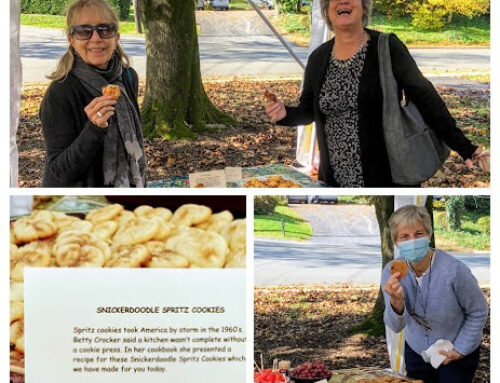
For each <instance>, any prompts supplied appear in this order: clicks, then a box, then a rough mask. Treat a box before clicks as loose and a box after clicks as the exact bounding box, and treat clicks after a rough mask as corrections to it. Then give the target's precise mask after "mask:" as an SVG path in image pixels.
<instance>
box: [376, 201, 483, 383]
mask: <svg viewBox="0 0 500 383" xmlns="http://www.w3.org/2000/svg"><path fill="white" fill-rule="evenodd" d="M389 228H390V231H391V237H392V240H393V242H394V244H395V246H396V247H397V249H398V251H399V253H400V254H401V256H402V257H404V259H405V261H406V263H407V265H408V273H407V274H406V276H404V277H403V278H401V275H400V273H399V272H396V273H394V274H392V275H391V264H392V262H394V261H392V262H390V263H389V264H387V265H386V267H385V268H384V271H383V273H382V286H383V290H384V298H385V312H384V322H385V324H386V325H388V326H389V327H390V328H391V329H392V330H393V331H394V332H396V333H398V332H400V331H404V336H405V339H406V345H405V363H406V371H407V373H408V377H410V378H413V379H421V380H423V381H425V383H434V382H436V383H450V382H453V383H470V382H472V379H473V377H474V373H475V371H476V369H477V366H478V363H479V346H480V344H481V338H482V335H483V328H484V325H485V323H486V319H487V316H488V306H487V303H486V299H485V297H484V294H483V292H482V291H481V290H480V288H479V286H478V283H477V281H476V279H475V278H474V276H473V275H472V273H471V271H470V269H469V268H468V267H467V266H465V265H464V264H463V263H462V262H460V261H459V260H457V259H455V258H453V257H452V256H451V255H449V254H447V253H445V252H443V251H441V250H439V249H432V248H430V246H429V243H430V237H431V235H432V224H431V219H430V217H429V214H428V213H427V210H426V209H425V208H424V207H417V206H414V205H409V206H405V207H402V208H400V209H399V210H397V211H395V212H394V214H393V215H392V216H391V218H390V220H389ZM440 339H443V340H448V341H450V342H451V343H452V344H453V350H451V351H449V352H445V351H441V354H442V355H444V356H445V357H446V358H445V360H444V361H443V363H442V364H441V365H440V366H439V367H438V368H437V369H435V368H433V367H432V365H431V364H430V363H426V362H425V361H424V360H423V359H422V357H421V353H422V351H424V350H426V349H428V348H429V347H430V346H432V345H433V344H434V343H435V342H436V341H438V340H440Z"/></svg>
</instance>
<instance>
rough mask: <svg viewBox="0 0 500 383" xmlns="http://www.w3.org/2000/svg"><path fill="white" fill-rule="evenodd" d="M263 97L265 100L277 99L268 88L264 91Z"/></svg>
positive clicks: (273, 100) (272, 100)
mask: <svg viewBox="0 0 500 383" xmlns="http://www.w3.org/2000/svg"><path fill="white" fill-rule="evenodd" d="M264 99H265V100H266V101H267V102H276V101H277V100H278V99H277V98H276V95H274V93H272V92H270V91H269V90H267V89H266V90H265V92H264Z"/></svg>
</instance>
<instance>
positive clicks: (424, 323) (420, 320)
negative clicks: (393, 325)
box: [410, 311, 432, 331]
mask: <svg viewBox="0 0 500 383" xmlns="http://www.w3.org/2000/svg"><path fill="white" fill-rule="evenodd" d="M410 316H411V317H412V318H413V319H414V320H415V322H417V324H418V325H419V326H420V327H423V328H424V329H425V330H428V331H431V330H432V327H431V325H430V324H429V322H427V321H426V320H425V319H424V318H422V317H421V316H420V315H418V314H415V312H414V311H412V312H410Z"/></svg>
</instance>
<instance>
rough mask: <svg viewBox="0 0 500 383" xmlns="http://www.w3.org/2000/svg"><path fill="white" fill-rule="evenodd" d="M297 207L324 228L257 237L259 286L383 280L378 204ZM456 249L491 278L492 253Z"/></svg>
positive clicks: (478, 272) (478, 273) (474, 268)
mask: <svg viewBox="0 0 500 383" xmlns="http://www.w3.org/2000/svg"><path fill="white" fill-rule="evenodd" d="M296 210H297V211H298V212H299V214H301V215H302V216H303V217H304V218H305V219H306V220H308V221H309V222H310V223H311V224H312V226H313V229H314V230H315V231H316V230H319V231H318V232H317V233H316V234H315V235H313V237H312V238H311V240H310V241H308V242H305V243H297V242H292V241H280V240H267V239H256V240H255V245H254V268H255V273H254V276H255V285H256V286H276V285H290V284H333V283H340V282H350V283H356V284H379V283H380V268H381V261H382V258H381V254H380V237H379V234H378V225H377V220H376V217H375V212H374V209H373V208H372V207H368V206H354V207H353V206H317V205H304V206H299V207H298V208H296ZM315 228H316V229H315ZM451 254H452V255H453V256H455V257H456V258H458V259H459V260H461V261H462V262H464V263H465V264H466V265H467V266H468V267H469V268H470V269H471V270H472V272H473V274H474V275H475V277H476V278H477V279H478V281H479V282H482V283H489V281H490V254H489V253H481V254H463V253H451Z"/></svg>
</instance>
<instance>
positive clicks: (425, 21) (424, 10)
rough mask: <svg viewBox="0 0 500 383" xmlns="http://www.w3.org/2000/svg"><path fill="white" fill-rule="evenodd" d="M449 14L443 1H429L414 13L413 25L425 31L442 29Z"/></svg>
mask: <svg viewBox="0 0 500 383" xmlns="http://www.w3.org/2000/svg"><path fill="white" fill-rule="evenodd" d="M446 14H447V12H446V9H445V8H444V6H443V4H442V1H441V0H427V1H426V2H424V3H423V4H421V5H420V6H419V7H417V8H416V10H415V11H414V12H413V21H412V24H413V25H415V26H416V27H420V28H423V29H440V28H442V27H444V25H445V16H446Z"/></svg>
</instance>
